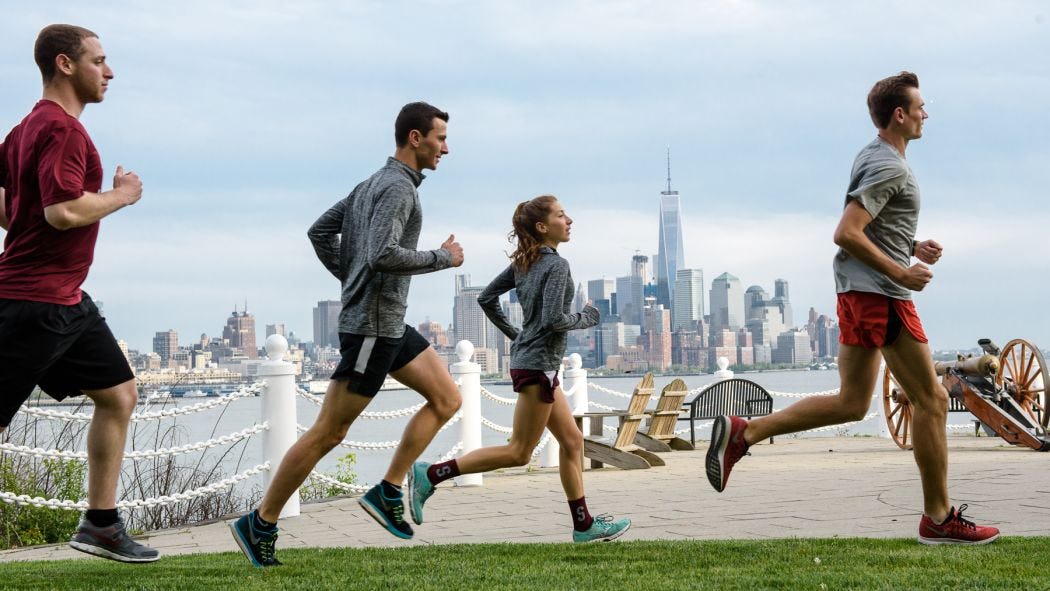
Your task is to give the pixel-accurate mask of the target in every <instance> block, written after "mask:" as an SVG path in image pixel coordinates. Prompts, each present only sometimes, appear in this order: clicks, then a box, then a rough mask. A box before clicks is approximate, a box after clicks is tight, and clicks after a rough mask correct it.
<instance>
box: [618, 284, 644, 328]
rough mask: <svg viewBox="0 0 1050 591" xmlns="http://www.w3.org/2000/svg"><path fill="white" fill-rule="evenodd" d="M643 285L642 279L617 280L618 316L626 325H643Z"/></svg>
mask: <svg viewBox="0 0 1050 591" xmlns="http://www.w3.org/2000/svg"><path fill="white" fill-rule="evenodd" d="M643 294H644V290H643V283H642V278H641V277H635V276H633V275H628V276H626V277H617V278H616V314H617V315H618V316H619V317H620V320H622V321H623V323H624V324H637V325H641V323H642V306H643V305H644V301H643V299H642V298H643Z"/></svg>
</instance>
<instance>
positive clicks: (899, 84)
mask: <svg viewBox="0 0 1050 591" xmlns="http://www.w3.org/2000/svg"><path fill="white" fill-rule="evenodd" d="M918 87H919V77H918V76H916V75H915V74H913V73H911V72H901V73H900V74H897V75H896V76H890V77H889V78H883V79H882V80H879V81H878V82H876V83H875V86H872V87H871V92H869V93H868V113H869V114H870V115H871V121H872V123H874V124H875V127H878V128H879V129H886V128H887V127H889V125H890V117H892V116H893V112H894V111H895V110H896V109H897V107H902V108H904V109H907V108H908V107H910V106H911V97H910V96H909V95H908V89H909V88H918Z"/></svg>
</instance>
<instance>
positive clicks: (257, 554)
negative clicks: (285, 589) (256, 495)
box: [230, 509, 281, 568]
mask: <svg viewBox="0 0 1050 591" xmlns="http://www.w3.org/2000/svg"><path fill="white" fill-rule="evenodd" d="M258 512H259V510H258V509H256V510H255V511H252V512H251V513H249V514H247V515H242V516H241V517H240V518H239V519H236V520H234V521H232V522H230V532H232V533H233V539H234V540H236V542H237V545H238V546H240V548H241V552H244V555H245V556H247V557H248V560H250V561H251V562H252V564H253V565H254V566H257V567H259V568H262V567H266V566H280V565H281V561H280V560H277V549H276V548H275V547H274V545H275V544H276V543H277V526H274V528H273V530H271V531H266V530H262V529H259V528H258V527H256V525H255V515H256V513H258Z"/></svg>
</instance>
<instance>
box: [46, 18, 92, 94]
mask: <svg viewBox="0 0 1050 591" xmlns="http://www.w3.org/2000/svg"><path fill="white" fill-rule="evenodd" d="M88 37H96V38H97V37H98V35H96V34H95V33H94V32H92V31H89V30H88V29H85V28H84V27H78V26H76V25H48V26H46V27H44V28H43V29H41V31H40V34H39V35H37V37H36V45H35V46H34V47H33V59H35V60H36V65H37V67H39V68H40V75H41V76H43V78H44V82H50V81H51V79H52V78H54V77H55V58H57V57H58V56H60V55H65V56H67V57H69V59H71V60H73V61H76V60H77V59H79V58H80V56H81V55H82V54H83V53H84V39H87V38H88Z"/></svg>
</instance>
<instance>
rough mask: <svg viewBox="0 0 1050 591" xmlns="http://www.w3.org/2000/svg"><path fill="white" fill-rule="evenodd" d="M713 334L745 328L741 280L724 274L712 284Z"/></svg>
mask: <svg viewBox="0 0 1050 591" xmlns="http://www.w3.org/2000/svg"><path fill="white" fill-rule="evenodd" d="M709 301H710V302H711V329H710V330H711V334H715V333H716V332H719V331H722V330H737V329H738V328H741V327H742V326H744V319H745V316H744V288H743V287H741V285H740V280H739V279H737V278H736V277H734V276H732V275H730V274H729V273H722V274H721V275H719V276H718V277H715V280H714V281H712V282H711V295H710V298H709Z"/></svg>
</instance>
